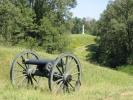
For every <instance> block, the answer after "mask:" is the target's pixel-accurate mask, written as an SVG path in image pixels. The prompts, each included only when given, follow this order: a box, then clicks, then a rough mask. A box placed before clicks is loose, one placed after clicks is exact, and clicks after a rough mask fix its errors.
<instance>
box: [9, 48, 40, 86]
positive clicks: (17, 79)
mask: <svg viewBox="0 0 133 100" xmlns="http://www.w3.org/2000/svg"><path fill="white" fill-rule="evenodd" d="M24 59H40V57H39V56H38V54H36V53H35V52H33V51H30V50H26V51H23V52H21V53H20V54H19V55H18V56H17V57H16V58H15V59H14V61H13V63H12V65H11V69H10V79H11V82H12V84H13V86H14V87H23V86H27V85H32V86H38V85H39V84H40V82H41V80H42V77H40V76H35V75H34V74H32V72H33V71H35V70H38V68H37V65H31V64H24V63H23V62H22V61H23V60H24Z"/></svg>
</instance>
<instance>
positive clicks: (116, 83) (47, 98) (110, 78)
mask: <svg viewBox="0 0 133 100" xmlns="http://www.w3.org/2000/svg"><path fill="white" fill-rule="evenodd" d="M20 51H23V49H19V48H5V47H1V48H0V69H1V70H0V73H1V75H0V100H20V99H21V100H22V99H23V100H129V99H130V100H131V99H133V95H132V93H133V91H132V90H133V77H132V76H130V75H127V74H125V73H121V72H117V71H114V70H111V69H107V68H103V67H100V66H96V65H93V64H90V63H88V62H85V61H83V60H81V61H80V62H81V65H82V72H83V74H82V86H81V88H80V90H79V91H78V92H76V93H72V94H57V95H54V94H51V93H50V92H49V90H48V84H47V83H48V82H47V79H46V78H44V79H43V82H44V83H42V87H40V88H38V89H37V90H35V89H25V88H22V89H14V88H13V87H12V85H11V83H10V79H9V71H10V65H11V63H12V60H13V59H14V57H15V56H16V55H17V54H18V53H19V52H20ZM37 53H38V54H39V55H41V57H49V58H51V57H52V58H54V57H56V55H49V54H46V53H44V52H37Z"/></svg>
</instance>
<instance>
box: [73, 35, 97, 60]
mask: <svg viewBox="0 0 133 100" xmlns="http://www.w3.org/2000/svg"><path fill="white" fill-rule="evenodd" d="M71 37H72V43H71V45H72V46H73V47H74V48H75V51H74V54H75V55H76V56H77V57H78V58H79V59H81V60H86V55H87V54H88V53H89V52H88V51H87V47H88V45H91V44H95V42H94V39H95V36H92V35H88V34H72V35H71Z"/></svg>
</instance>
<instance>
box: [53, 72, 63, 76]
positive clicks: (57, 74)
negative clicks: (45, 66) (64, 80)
mask: <svg viewBox="0 0 133 100" xmlns="http://www.w3.org/2000/svg"><path fill="white" fill-rule="evenodd" d="M54 75H56V76H59V77H63V76H61V75H59V74H55V73H54Z"/></svg>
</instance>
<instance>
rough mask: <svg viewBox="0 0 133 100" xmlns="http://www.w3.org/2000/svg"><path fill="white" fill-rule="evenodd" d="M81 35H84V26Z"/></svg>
mask: <svg viewBox="0 0 133 100" xmlns="http://www.w3.org/2000/svg"><path fill="white" fill-rule="evenodd" d="M82 34H85V33H84V25H83V26H82Z"/></svg>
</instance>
